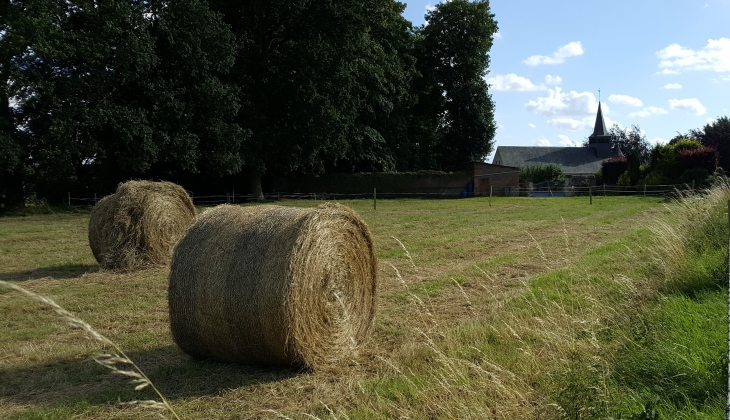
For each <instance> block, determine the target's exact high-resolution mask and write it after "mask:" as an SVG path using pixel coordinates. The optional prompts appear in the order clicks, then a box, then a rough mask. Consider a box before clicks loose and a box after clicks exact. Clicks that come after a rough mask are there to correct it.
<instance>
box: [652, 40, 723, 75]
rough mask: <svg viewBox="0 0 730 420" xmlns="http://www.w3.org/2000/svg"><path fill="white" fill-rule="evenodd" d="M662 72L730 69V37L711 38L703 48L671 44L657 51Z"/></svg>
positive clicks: (720, 70)
mask: <svg viewBox="0 0 730 420" xmlns="http://www.w3.org/2000/svg"><path fill="white" fill-rule="evenodd" d="M656 55H657V57H658V58H659V60H660V61H659V68H660V69H662V71H661V73H662V74H677V73H680V72H682V71H690V70H711V71H716V72H728V71H730V38H720V39H709V40H707V45H705V47H704V48H702V49H701V50H693V49H690V48H684V47H683V46H681V45H679V44H671V45H669V46H668V47H666V48H664V49H662V50H660V51H657V53H656Z"/></svg>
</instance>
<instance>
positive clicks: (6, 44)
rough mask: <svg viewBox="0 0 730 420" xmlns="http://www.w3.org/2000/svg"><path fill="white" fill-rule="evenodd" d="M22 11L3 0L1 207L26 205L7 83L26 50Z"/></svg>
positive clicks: (0, 21)
mask: <svg viewBox="0 0 730 420" xmlns="http://www.w3.org/2000/svg"><path fill="white" fill-rule="evenodd" d="M20 12H21V11H20V10H19V9H18V7H17V5H14V4H13V3H11V1H10V0H2V1H0V81H2V82H1V83H0V209H3V208H7V207H16V206H19V205H22V204H23V202H24V198H25V197H24V185H23V184H24V179H25V176H26V174H27V170H28V167H27V166H26V165H25V160H24V156H25V153H24V149H23V146H22V143H21V142H20V141H19V137H20V136H19V134H20V133H18V130H17V129H16V126H15V119H14V115H13V108H11V104H10V95H11V93H10V89H9V86H8V83H7V82H8V81H9V80H10V69H11V66H12V61H13V57H14V56H15V55H17V54H19V53H22V51H23V49H22V42H21V40H20V39H19V37H18V36H17V35H16V33H15V31H14V26H15V25H14V23H13V21H14V20H15V19H16V18H17V17H18V15H19V13H20Z"/></svg>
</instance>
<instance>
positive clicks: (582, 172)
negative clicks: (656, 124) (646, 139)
mask: <svg viewBox="0 0 730 420" xmlns="http://www.w3.org/2000/svg"><path fill="white" fill-rule="evenodd" d="M620 156H623V154H622V153H621V150H620V149H619V148H618V146H613V145H612V144H611V136H610V135H609V134H608V130H607V128H606V122H605V121H604V119H603V112H602V111H601V103H600V102H599V103H598V113H597V114H596V123H595V125H594V127H593V134H591V135H590V136H589V137H588V145H587V146H584V147H522V146H498V147H497V151H496V152H495V154H494V159H493V160H492V163H493V164H495V165H503V166H515V167H518V168H523V167H525V166H538V165H550V164H553V165H560V166H561V167H562V168H563V172H564V173H565V177H566V181H568V182H570V183H571V184H573V185H577V184H579V183H581V182H582V181H583V180H586V179H593V177H594V174H595V173H596V172H599V171H600V170H601V163H602V162H603V161H604V160H606V159H610V158H613V157H620Z"/></svg>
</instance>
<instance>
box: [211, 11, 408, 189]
mask: <svg viewBox="0 0 730 420" xmlns="http://www.w3.org/2000/svg"><path fill="white" fill-rule="evenodd" d="M210 4H211V7H212V8H213V9H214V10H216V11H220V12H221V13H222V14H223V15H224V19H225V21H226V23H228V24H229V25H231V27H232V30H233V32H234V34H235V35H236V38H237V41H238V52H237V57H236V64H235V66H234V70H233V71H232V72H231V73H230V78H229V79H228V80H230V81H232V82H233V83H234V84H236V85H237V86H238V87H239V89H240V91H239V92H240V99H241V105H242V108H241V112H240V113H239V118H238V121H239V123H240V125H241V126H242V127H244V128H246V129H249V130H250V132H251V137H250V138H249V139H247V141H246V142H245V143H244V147H243V153H244V160H245V162H246V167H247V169H248V171H249V172H250V173H251V175H252V177H253V178H254V179H256V178H257V176H258V175H261V174H264V173H271V172H274V173H315V174H316V173H321V172H322V171H324V170H325V169H326V168H328V169H330V170H345V171H351V170H388V169H392V168H394V166H395V163H394V158H393V157H392V156H393V155H392V152H391V150H390V145H389V144H388V139H389V138H392V137H393V135H392V133H394V132H396V131H397V128H396V127H394V124H392V123H391V121H392V120H391V119H390V116H391V115H393V112H394V111H396V110H400V109H402V108H404V107H407V105H404V104H406V103H408V98H407V96H408V90H409V89H408V86H409V78H410V77H411V76H410V74H409V72H412V59H411V62H410V63H409V62H408V57H407V55H405V54H401V52H402V51H403V49H402V48H401V47H402V46H403V47H405V46H407V44H408V43H409V42H410V38H409V28H410V27H409V24H408V22H407V21H405V20H404V19H403V18H402V17H401V16H400V12H401V10H402V8H403V5H402V4H400V3H397V2H394V1H392V0H375V1H371V2H361V1H355V0H342V1H338V2H332V1H314V0H296V1H289V0H286V1H285V0H267V1H263V0H254V1H246V2H239V1H234V0H211V1H210ZM409 66H410V69H409Z"/></svg>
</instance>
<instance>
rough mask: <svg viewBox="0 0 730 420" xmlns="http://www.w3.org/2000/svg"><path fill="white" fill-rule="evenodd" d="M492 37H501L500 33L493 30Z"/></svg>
mask: <svg viewBox="0 0 730 420" xmlns="http://www.w3.org/2000/svg"><path fill="white" fill-rule="evenodd" d="M494 37H495V38H499V39H502V34H500V33H499V32H495V33H494Z"/></svg>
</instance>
